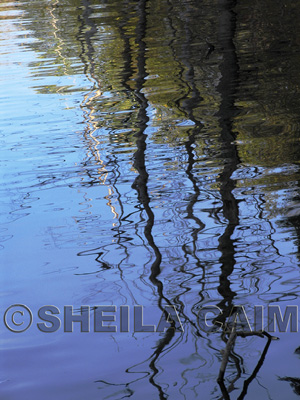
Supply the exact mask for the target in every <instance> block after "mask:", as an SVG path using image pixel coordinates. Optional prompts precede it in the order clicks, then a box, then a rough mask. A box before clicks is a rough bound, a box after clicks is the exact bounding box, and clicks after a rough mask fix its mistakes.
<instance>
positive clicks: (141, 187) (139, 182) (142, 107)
mask: <svg viewBox="0 0 300 400" xmlns="http://www.w3.org/2000/svg"><path fill="white" fill-rule="evenodd" d="M147 3H148V1H147V0H140V1H139V2H138V23H137V27H136V43H137V45H138V50H137V78H136V90H135V94H136V98H137V101H138V103H139V112H138V123H137V125H138V128H139V131H138V132H137V133H136V135H135V136H136V138H137V140H136V146H137V150H136V152H135V153H134V156H133V159H134V164H133V166H134V168H135V169H136V170H137V172H138V176H137V177H136V179H135V181H134V183H133V184H132V187H133V188H134V189H136V191H137V193H138V200H139V202H140V203H141V204H142V206H143V209H144V210H145V212H146V214H147V223H146V226H145V229H144V235H145V238H146V240H147V242H148V244H149V246H150V247H151V249H152V250H153V252H154V256H155V259H154V261H153V263H152V265H151V274H150V281H151V282H152V283H153V284H154V285H155V286H156V287H157V292H158V296H159V298H158V305H159V307H160V308H161V309H162V310H163V307H162V300H163V299H164V300H165V301H167V303H169V304H170V302H169V300H168V299H166V297H165V296H164V294H163V284H162V282H161V281H160V280H159V279H158V275H159V274H160V265H161V260H162V255H161V252H160V250H159V248H158V246H157V245H156V243H155V241H154V238H153V235H152V228H153V226H154V213H153V211H152V209H151V207H150V197H149V194H148V187H147V182H148V177H149V175H148V172H147V169H146V162H145V152H146V148H147V144H146V139H147V134H146V133H145V131H146V129H147V123H148V121H149V117H148V115H147V108H148V101H147V99H146V96H145V95H144V93H143V92H142V89H143V86H144V84H145V79H146V77H147V72H146V43H145V36H146V26H147ZM128 62H129V60H128ZM173 326H174V324H173ZM174 334H175V329H173V327H171V328H169V329H168V330H167V331H166V333H165V335H164V338H163V339H162V340H160V342H159V345H158V346H157V348H156V350H155V352H154V356H153V357H152V359H151V362H150V364H149V367H150V368H151V370H152V374H151V376H150V378H149V382H150V383H151V384H152V385H153V386H155V387H156V388H157V390H158V393H159V398H160V399H166V398H167V396H166V394H165V393H164V391H163V389H162V387H161V386H160V385H158V384H157V383H156V382H155V376H156V375H157V373H158V369H157V367H156V365H155V363H156V361H157V359H158V357H159V356H160V354H161V353H162V351H163V350H164V348H165V347H166V346H167V345H168V344H169V343H170V341H171V340H172V338H173V336H174Z"/></svg>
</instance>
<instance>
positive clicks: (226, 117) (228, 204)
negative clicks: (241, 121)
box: [217, 0, 239, 319]
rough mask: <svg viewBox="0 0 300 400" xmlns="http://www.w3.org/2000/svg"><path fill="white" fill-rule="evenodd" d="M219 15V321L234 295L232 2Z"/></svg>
mask: <svg viewBox="0 0 300 400" xmlns="http://www.w3.org/2000/svg"><path fill="white" fill-rule="evenodd" d="M219 5H220V16H219V45H220V47H221V48H222V56H223V59H222V63H221V65H220V72H221V74H222V77H221V80H220V83H219V85H218V91H219V93H220V94H221V104H220V108H219V112H218V114H217V115H218V117H219V123H220V127H221V138H220V140H221V143H222V149H223V157H224V168H223V171H222V173H221V174H220V176H219V182H220V194H221V200H222V204H223V215H224V217H225V218H226V219H227V226H226V228H225V231H224V233H223V234H222V235H221V236H220V238H219V246H218V250H219V251H220V253H221V257H220V258H219V262H220V264H221V275H220V279H219V282H220V285H219V287H218V291H219V293H220V294H221V296H222V297H223V300H222V301H221V302H220V303H219V307H220V308H221V309H222V310H223V314H222V318H223V319H224V318H226V316H228V313H230V311H231V307H232V300H233V298H234V296H235V295H236V293H235V292H233V291H232V290H231V288H230V281H229V276H230V275H231V274H232V272H233V269H234V265H235V263H236V261H235V248H234V241H233V239H232V235H233V232H234V230H235V228H236V227H237V226H238V224H239V209H238V202H237V200H236V199H235V197H234V195H233V193H232V191H233V189H234V188H235V183H234V181H233V180H232V178H231V176H232V174H233V172H234V171H235V170H236V169H237V166H238V164H239V156H238V152H237V148H236V145H235V144H234V140H235V133H234V132H233V118H234V117H235V115H236V108H235V105H234V103H235V95H236V90H237V87H238V60H237V56H236V50H235V45H234V35H235V29H236V15H235V13H234V11H233V9H234V7H235V5H236V1H234V0H233V1H231V0H220V1H219Z"/></svg>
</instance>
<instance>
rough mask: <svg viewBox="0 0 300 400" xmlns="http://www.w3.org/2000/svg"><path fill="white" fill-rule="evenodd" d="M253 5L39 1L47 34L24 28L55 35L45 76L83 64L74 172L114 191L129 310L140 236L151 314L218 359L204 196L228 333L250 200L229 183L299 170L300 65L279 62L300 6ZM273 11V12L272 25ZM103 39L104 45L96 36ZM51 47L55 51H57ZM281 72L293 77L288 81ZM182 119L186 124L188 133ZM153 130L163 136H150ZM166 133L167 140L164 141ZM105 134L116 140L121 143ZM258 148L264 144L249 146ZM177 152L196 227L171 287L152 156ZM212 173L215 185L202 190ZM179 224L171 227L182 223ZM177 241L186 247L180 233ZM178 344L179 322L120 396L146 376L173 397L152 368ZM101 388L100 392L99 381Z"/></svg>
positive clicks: (99, 255)
mask: <svg viewBox="0 0 300 400" xmlns="http://www.w3.org/2000/svg"><path fill="white" fill-rule="evenodd" d="M41 3H43V2H41ZM246 3H247V2H246ZM248 3H249V4H245V3H243V5H241V4H239V2H237V1H234V0H233V1H231V0H216V1H214V2H205V1H204V2H202V3H201V4H199V2H198V1H196V0H190V1H179V0H138V1H135V2H133V1H130V0H123V1H121V2H117V3H109V2H106V1H101V2H99V1H98V2H96V1H94V0H73V1H72V0H67V1H65V2H64V5H63V6H62V5H61V3H60V2H58V1H52V2H49V3H47V7H48V8H49V9H51V12H50V13H48V14H47V9H45V10H44V9H43V7H42V4H40V5H38V4H37V3H36V2H33V3H31V4H29V5H28V13H31V15H36V18H35V19H36V20H38V19H40V18H41V16H42V18H43V20H44V21H46V23H45V24H44V27H43V28H41V27H35V26H32V27H31V28H32V29H34V30H35V31H36V32H37V36H40V37H42V35H43V33H45V32H46V33H47V34H48V32H52V33H53V37H52V38H49V43H48V46H49V47H47V44H45V47H44V48H38V46H39V44H38V43H33V44H32V46H33V48H35V49H36V50H37V51H38V52H43V54H44V55H45V57H48V56H49V54H52V55H53V53H55V56H56V62H54V63H53V66H52V68H53V72H52V73H53V74H56V75H60V74H61V75H64V74H65V75H70V74H72V73H74V74H76V73H78V70H77V71H74V70H73V69H74V66H73V64H72V63H70V62H69V59H70V58H71V57H74V55H73V54H72V55H71V53H70V46H71V48H72V51H73V53H76V57H77V58H78V59H79V60H80V63H81V68H82V71H81V73H83V74H85V76H86V77H87V79H88V80H89V81H90V82H91V88H90V90H89V91H86V95H85V96H84V99H83V101H82V103H81V107H82V110H83V113H84V118H85V122H86V125H85V131H84V137H85V141H86V146H87V154H88V156H87V158H86V161H85V163H83V164H82V170H83V173H84V174H85V175H86V176H87V178H86V179H87V182H88V184H89V185H96V184H99V182H100V183H101V184H105V185H107V187H108V196H107V202H108V203H107V204H108V206H109V207H110V209H111V212H112V214H113V215H114V218H115V220H116V223H115V224H114V226H113V227H112V229H111V231H112V235H113V237H114V238H115V240H116V245H118V246H120V247H121V248H122V249H123V254H124V256H123V258H121V259H120V261H119V263H118V265H117V268H118V270H119V274H120V279H121V280H122V282H123V285H124V286H125V287H126V290H127V291H128V292H129V293H130V296H131V297H132V298H133V299H134V294H133V292H132V288H131V286H130V284H129V283H128V281H127V279H126V269H124V267H123V266H124V265H125V264H127V262H128V260H129V259H130V257H131V254H130V253H131V252H132V249H131V247H130V246H129V244H130V242H131V236H132V235H137V236H139V235H140V236H141V241H142V243H143V246H144V247H145V249H147V253H150V254H151V256H150V258H149V259H150V262H149V261H148V262H147V263H145V268H144V271H147V273H148V275H147V280H148V283H149V284H150V285H152V287H153V288H154V293H155V296H156V298H157V306H158V307H159V308H160V309H161V310H164V305H167V304H170V305H171V304H176V305H177V306H178V310H179V315H180V317H181V319H182V320H183V321H184V323H185V324H186V325H188V326H189V327H190V329H191V332H192V335H193V337H194V340H195V343H196V342H197V340H198V339H199V338H201V340H204V341H207V346H208V347H209V348H211V350H212V351H213V352H216V351H217V349H216V348H215V347H214V346H213V344H212V343H211V342H210V340H208V339H207V338H204V336H203V334H202V333H201V332H200V331H199V329H198V327H197V323H196V317H197V311H198V310H199V308H200V307H201V304H203V302H205V301H207V300H208V299H209V298H214V297H213V296H216V294H215V293H214V291H212V293H213V294H212V295H211V297H210V295H207V292H209V290H210V289H209V288H210V286H208V285H207V280H206V279H208V278H207V275H208V274H209V271H210V268H208V267H209V266H210V265H209V263H208V262H207V261H206V260H205V259H202V257H201V251H200V250H201V249H199V248H200V247H201V243H202V242H201V241H202V233H203V232H204V231H205V229H206V222H205V221H204V220H203V219H201V215H199V214H200V213H199V208H197V206H198V204H199V202H201V201H204V200H203V199H204V198H205V199H208V201H209V202H210V203H211V204H212V203H213V202H214V203H215V204H216V206H212V205H211V208H210V209H209V210H206V212H207V213H208V215H209V216H210V218H212V219H213V220H214V221H215V225H217V226H218V231H217V234H216V235H215V241H214V245H215V250H216V251H217V254H218V259H217V260H216V261H217V264H218V270H217V271H214V277H217V279H218V285H217V289H216V290H217V293H218V295H219V296H218V298H217V300H216V303H217V305H218V307H220V309H221V310H222V314H220V315H219V316H217V317H216V321H218V322H222V323H223V324H225V323H226V321H227V319H228V317H229V316H230V314H231V311H232V307H233V306H234V304H235V297H236V296H237V293H236V291H234V290H233V289H232V288H231V286H232V275H234V271H235V267H236V264H237V246H238V244H237V243H238V242H237V240H236V234H237V233H236V231H237V228H238V227H239V226H240V225H241V218H240V209H239V204H240V202H242V201H243V200H242V199H241V195H245V197H246V196H247V195H248V192H247V191H246V190H245V191H243V189H242V188H241V186H239V185H241V184H240V183H239V182H238V180H237V179H236V178H235V174H236V173H238V170H239V168H240V165H241V164H243V163H244V164H247V165H249V171H250V172H247V173H246V174H245V177H244V180H243V182H244V184H245V185H247V184H248V189H249V192H251V188H252V187H253V186H255V185H257V186H258V187H261V188H263V187H267V186H268V185H272V184H274V185H281V186H282V187H283V188H284V189H287V188H289V184H288V182H287V180H286V179H287V178H285V176H282V175H280V174H277V175H276V174H273V175H272V176H271V177H270V176H269V175H264V174H262V173H261V170H260V168H257V166H263V167H265V168H269V169H271V168H273V167H274V166H276V165H281V164H287V163H291V164H299V157H298V154H299V133H298V130H297V127H298V125H297V116H298V114H297V112H296V111H297V110H299V109H300V108H299V106H300V104H298V103H297V99H295V96H293V95H291V92H290V90H294V91H296V90H297V89H298V88H299V84H300V76H299V72H297V71H295V67H294V65H296V61H298V58H299V55H298V54H294V53H293V54H294V55H293V57H291V58H290V60H286V59H284V60H283V57H282V54H284V53H285V51H287V50H286V48H287V47H288V48H291V47H293V46H295V45H296V44H297V43H294V41H295V40H296V39H294V35H292V34H291V32H290V31H289V29H291V30H293V29H295V26H294V25H292V24H291V23H290V17H289V13H288V12H287V10H286V7H293V8H295V9H296V7H297V5H299V4H298V3H297V2H292V4H291V5H289V6H288V5H286V4H285V3H282V2H281V1H280V2H279V1H277V2H275V3H274V2H271V1H266V2H264V4H263V5H262V4H261V3H259V2H258V1H255V2H254V3H251V4H250V2H248ZM68 7H70V11H69V18H70V21H69V22H68V23H67V24H66V23H65V22H64V21H65V19H64V17H63V13H64V12H65V10H66V8H68ZM270 7H272V8H273V9H274V11H273V13H271V14H270V15H269V17H268V13H267V11H268V9H269V8H270ZM249 10H250V11H249ZM268 18H269V19H268ZM285 22H286V24H285ZM245 25H246V26H247V28H244V30H243V32H242V28H241V27H242V26H243V27H244V26H245ZM287 26H288V28H287ZM298 26H300V24H299V25H298ZM297 29H299V28H297ZM43 30H45V32H43ZM242 33H243V35H244V37H243V39H241V35H242ZM102 37H103V41H102V39H101V40H100V39H99V38H102ZM111 37H112V39H111ZM51 41H53V43H54V45H52V46H50V44H51V43H50V42H51ZM251 57H252V59H251ZM289 63H290V64H289ZM78 68H79V67H78ZM284 68H285V69H287V70H288V71H289V72H290V74H287V75H286V76H284V77H282V70H283V69H284ZM155 76H157V78H155ZM263 82H264V84H265V85H266V86H265V88H264V90H261V89H260V88H259V87H258V85H259V84H263ZM267 85H269V86H267ZM291 85H293V89H291ZM286 87H290V89H289V90H287V89H286ZM174 88H175V89H174ZM40 90H41V91H45V90H47V91H50V90H54V91H61V92H63V91H64V90H67V89H66V88H45V87H43V88H40ZM104 91H107V92H109V91H111V92H112V93H113V95H112V96H110V97H107V98H106V99H103V92H104ZM153 109H155V112H153V111H152V110H153ZM106 110H108V111H106ZM186 121H188V123H186V124H185V123H184V122H186ZM151 126H154V127H155V126H156V127H158V128H157V129H156V130H155V131H154V133H153V130H151ZM99 128H101V129H105V130H106V131H107V137H108V141H109V143H110V144H111V147H110V152H109V153H108V154H107V155H106V158H105V161H104V159H103V156H102V154H101V146H102V145H103V141H102V138H101V137H100V136H99V135H98V131H99ZM160 130H161V131H162V132H163V134H161V133H159V131H160ZM113 131H115V132H117V139H116V137H115V136H114V135H113V133H114V132H113ZM274 132H275V133H276V135H275V134H274ZM287 135H288V138H289V140H286V142H285V143H284V145H283V144H282V141H283V140H284V138H285V137H286V136H287ZM249 138H250V139H251V140H250V139H249ZM278 138H279V139H278ZM257 139H260V142H259V143H260V144H261V143H262V145H257V146H256V143H258V142H256V140H257ZM120 143H122V148H124V149H125V150H126V149H127V150H126V151H127V152H128V153H129V154H130V159H129V160H130V161H129V162H130V163H131V168H132V169H133V170H134V171H135V172H134V173H132V175H131V176H130V178H134V179H132V182H131V188H132V189H133V191H135V193H136V204H135V210H134V211H133V212H134V213H135V214H138V215H139V218H138V220H139V221H138V222H137V223H136V224H135V225H134V228H133V227H132V226H131V227H130V229H128V228H127V226H128V221H131V218H132V215H131V214H128V213H127V212H126V210H125V209H126V204H124V202H126V200H125V201H124V198H123V197H124V193H123V194H122V193H121V191H120V184H121V181H122V179H124V176H123V175H122V168H121V161H123V160H120V157H122V156H120V154H119V152H118V150H119V145H120ZM174 143H175V147H177V148H178V149H179V151H180V153H181V154H183V153H184V156H183V160H182V162H181V163H180V165H179V167H178V169H181V170H182V171H181V172H180V173H179V174H178V175H176V174H175V172H174V174H175V175H174V176H175V178H174V180H175V179H176V177H182V179H185V181H186V183H185V185H186V187H188V191H187V192H188V195H186V196H184V197H182V198H181V199H184V201H182V203H183V204H184V214H185V217H184V219H185V221H181V220H180V223H182V224H183V223H185V224H187V225H184V226H189V224H190V227H189V228H188V230H187V232H188V234H187V235H186V237H184V240H182V239H180V240H178V242H179V243H180V246H179V247H180V255H179V256H178V260H179V261H178V268H177V269H176V270H175V269H174V271H173V270H172V271H170V272H169V274H167V276H166V275H165V273H164V274H163V275H162V272H163V269H164V268H162V267H163V266H164V265H165V264H166V260H165V259H166V257H168V254H169V253H168V252H167V249H166V248H165V247H164V245H162V242H161V240H160V239H159V238H158V237H157V236H156V234H155V232H156V230H155V226H156V222H157V218H158V217H157V213H156V210H155V205H156V202H155V199H153V195H152V194H151V184H152V182H153V179H155V174H156V170H155V169H154V166H152V164H151V161H150V158H149V154H151V149H152V147H153V146H155V145H165V144H167V145H168V146H170V148H173V146H174ZM249 143H250V144H249ZM261 146H262V147H261ZM125 150H124V151H125ZM152 151H153V150H152ZM203 158H204V159H205V160H210V159H212V160H214V164H213V167H212V168H211V169H209V167H207V170H205V169H204V172H203V171H202V167H205V165H204V163H203V164H201V163H200V162H199V160H201V159H203ZM91 162H92V163H93V164H94V165H96V166H97V168H96V169H90V168H89V165H90V164H91ZM170 162H171V170H172V168H173V170H174V169H175V167H174V164H172V162H173V161H172V160H171V161H170ZM208 175H209V176H210V177H209V179H210V180H211V182H212V183H209V184H208V183H207V180H208ZM247 182H248V183H247ZM298 188H299V182H298V180H295V183H294V185H293V187H292V189H291V190H290V192H291V194H290V196H291V198H294V199H295V200H297V198H298V197H297V196H299V195H298V193H299V189H298ZM184 189H185V187H184V186H182V190H184ZM161 190H162V189H161ZM259 190H262V189H259ZM161 193H162V195H161V196H162V197H164V196H165V197H166V198H165V200H166V201H167V202H168V198H167V194H164V192H163V190H162V191H161ZM236 193H238V196H237V194H236ZM250 194H251V193H250ZM173 195H174V194H173ZM180 196H181V194H179V197H180ZM253 199H255V201H257V203H256V204H255V208H256V209H257V208H259V207H261V209H264V210H265V209H266V210H268V209H269V210H270V215H272V212H274V211H273V209H274V208H275V207H277V206H276V202H275V201H274V199H272V195H271V194H270V193H269V192H268V190H265V191H264V193H263V195H262V196H257V193H254V195H253ZM113 200H114V202H113ZM172 202H173V203H174V204H175V201H173V200H172V201H171V200H170V204H171V203H172ZM164 207H167V206H164ZM180 218H181V217H179V216H177V219H178V220H179V219H180ZM258 219H259V221H258V222H257V224H258V225H259V224H260V223H261V226H260V229H261V236H267V237H270V240H269V242H270V244H268V245H270V247H272V251H270V252H271V253H270V254H271V255H273V254H276V257H277V256H280V254H278V249H277V248H276V247H275V245H274V243H273V241H272V238H271V236H272V233H273V232H274V228H273V226H272V225H271V223H270V224H269V221H268V222H267V223H265V220H264V218H263V217H262V216H261V214H260V217H258ZM285 223H286V224H288V225H292V226H294V228H295V231H296V233H297V238H298V246H299V243H300V236H299V234H300V231H299V226H300V225H299V216H295V217H292V218H289V219H286V220H285ZM266 226H267V227H266ZM220 227H221V229H220ZM268 235H269V236H268ZM173 236H174V237H173V240H175V239H177V237H176V232H175V233H174V234H173ZM178 237H180V238H181V236H180V234H178ZM177 247H178V246H177ZM107 252H108V253H109V250H107V247H105V246H101V248H99V249H96V250H95V252H94V253H95V254H96V258H95V259H96V261H97V263H99V265H100V271H103V273H105V271H106V270H110V269H111V268H113V266H112V262H110V261H109V260H107V258H108V259H109V257H107V256H106V255H107V254H108V253H107ZM272 252H273V253H272ZM82 253H83V252H82ZM88 254H90V253H88ZM270 254H267V255H266V258H268V257H269V256H270ZM274 257H275V256H274ZM146 264H147V265H146ZM169 265H172V262H170V263H169ZM191 265H193V268H191V267H190V266H191ZM143 273H144V272H143ZM174 273H175V274H176V275H179V278H178V282H179V284H178V287H177V288H175V289H173V287H172V289H171V290H170V288H169V287H168V285H169V283H170V282H171V281H172V276H173V274H174ZM143 279H144V278H143ZM235 279H236V278H235ZM270 279H271V283H272V278H270ZM257 285H259V277H258V278H257ZM270 285H271V284H270ZM191 293H193V300H194V302H193V305H192V307H191V311H192V313H189V312H188V310H186V307H187V304H186V303H185V300H184V299H185V298H186V296H188V295H190V294H191ZM191 315H192V316H193V317H194V318H193V317H191ZM182 336H183V334H182V335H181V337H178V334H175V330H174V321H173V323H172V324H170V328H169V329H167V330H166V332H165V333H164V335H163V336H162V337H161V339H160V340H159V342H158V343H157V346H156V348H155V349H154V351H153V353H152V354H151V355H150V356H149V357H148V358H147V360H145V361H143V362H142V363H141V364H140V365H135V366H132V367H130V368H128V370H127V372H128V373H136V370H137V369H139V368H142V366H143V365H148V368H147V371H144V374H143V377H142V378H140V377H139V378H137V379H133V380H131V381H129V382H128V383H126V384H124V385H122V386H124V390H125V391H126V394H127V395H126V397H131V396H132V395H133V393H134V390H133V388H132V385H133V383H134V382H136V381H138V380H141V379H145V378H147V379H148V381H149V383H150V384H151V385H153V387H154V388H155V389H156V390H157V393H158V397H159V398H160V399H166V398H168V394H167V391H166V389H165V387H166V386H167V382H165V383H164V384H161V383H160V379H161V378H159V373H160V367H159V363H160V360H161V358H162V357H164V356H165V355H166V354H168V352H170V351H171V350H173V349H174V348H176V346H177V345H179V343H180V342H181V341H182V340H183V337H182ZM235 338H236V337H235ZM235 338H234V340H235ZM222 339H223V340H224V342H225V343H226V344H225V349H229V350H228V351H229V353H228V355H227V363H228V360H230V361H231V369H232V370H235V371H236V376H235V378H234V379H233V380H231V381H228V382H227V381H226V380H225V379H224V373H223V377H222V379H220V380H219V385H220V389H221V392H222V396H223V398H225V399H229V398H230V392H231V391H232V390H234V389H235V386H234V383H235V382H236V381H237V380H238V379H239V378H240V377H241V375H242V372H243V360H242V357H241V356H239V355H237V354H236V353H235V352H234V351H233V347H234V342H233V341H232V343H231V344H230V343H229V344H230V346H231V347H230V348H229V347H228V346H229V345H228V342H230V340H233V339H230V335H225V334H223V335H222ZM270 343H271V338H270V337H268V338H267V342H266V344H265V347H264V350H263V351H262V354H261V356H260V358H259V359H258V360H257V365H256V367H255V368H254V370H253V372H252V374H251V375H250V376H249V377H248V378H247V379H245V380H244V383H243V389H242V391H241V394H240V396H239V399H243V398H244V397H245V396H246V394H247V390H248V386H249V385H250V383H251V382H252V381H253V379H254V378H255V377H256V376H257V374H258V372H259V370H260V368H261V366H262V364H263V362H264V359H265V357H266V355H267V351H268V349H269V346H270ZM195 346H196V345H195ZM219 358H220V357H219ZM139 372H140V371H139ZM223 372H225V370H224V371H223ZM282 379H285V380H287V381H289V382H290V383H291V386H292V387H293V389H294V391H295V392H296V393H298V394H299V379H298V378H294V377H285V378H282ZM98 382H101V383H103V381H101V380H99V381H98ZM107 384H108V383H107ZM111 385H112V386H118V384H113V383H111Z"/></svg>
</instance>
